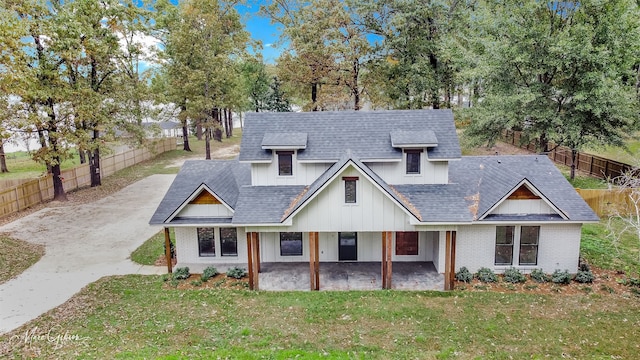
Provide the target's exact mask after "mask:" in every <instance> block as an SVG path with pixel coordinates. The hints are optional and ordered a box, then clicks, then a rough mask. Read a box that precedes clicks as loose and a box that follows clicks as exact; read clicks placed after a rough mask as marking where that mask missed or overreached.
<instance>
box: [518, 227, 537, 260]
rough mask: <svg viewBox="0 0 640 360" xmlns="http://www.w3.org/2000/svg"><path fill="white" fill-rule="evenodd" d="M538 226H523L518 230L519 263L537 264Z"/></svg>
mask: <svg viewBox="0 0 640 360" xmlns="http://www.w3.org/2000/svg"><path fill="white" fill-rule="evenodd" d="M539 239H540V226H523V227H522V229H521V230H520V257H519V259H518V262H519V264H520V265H537V264H538V241H539Z"/></svg>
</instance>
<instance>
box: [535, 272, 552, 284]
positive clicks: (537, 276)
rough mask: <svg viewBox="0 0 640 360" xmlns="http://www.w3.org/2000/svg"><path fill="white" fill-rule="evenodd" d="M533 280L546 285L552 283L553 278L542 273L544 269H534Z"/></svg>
mask: <svg viewBox="0 0 640 360" xmlns="http://www.w3.org/2000/svg"><path fill="white" fill-rule="evenodd" d="M531 279H532V280H533V281H535V282H538V283H546V282H549V281H551V277H550V276H549V275H547V274H545V273H544V271H542V269H534V270H533V271H532V272H531Z"/></svg>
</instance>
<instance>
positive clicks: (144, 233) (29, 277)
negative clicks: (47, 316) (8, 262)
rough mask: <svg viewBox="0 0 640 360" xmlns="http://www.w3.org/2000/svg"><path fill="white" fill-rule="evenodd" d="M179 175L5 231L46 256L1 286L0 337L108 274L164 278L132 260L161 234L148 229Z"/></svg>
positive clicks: (50, 211)
mask: <svg viewBox="0 0 640 360" xmlns="http://www.w3.org/2000/svg"><path fill="white" fill-rule="evenodd" d="M174 176H175V175H153V176H150V177H147V178H145V179H143V180H140V181H138V182H136V183H134V184H132V185H130V186H128V187H126V188H124V189H122V190H120V191H119V192H117V193H115V194H113V195H110V196H108V197H106V198H103V199H100V200H98V201H96V202H93V203H90V204H83V205H68V206H66V205H62V206H50V207H47V208H44V209H42V210H40V211H38V212H35V213H33V214H31V215H28V216H26V217H24V218H21V219H18V220H16V221H14V222H12V223H9V224H6V225H4V226H2V227H0V232H5V233H10V235H11V236H12V237H14V238H18V239H22V240H25V241H29V242H33V243H38V244H44V245H45V246H46V250H45V255H44V256H43V257H42V259H40V261H38V263H36V264H35V265H33V266H32V267H30V268H29V269H27V270H26V271H25V272H23V273H22V274H21V275H19V276H18V277H16V278H14V279H12V280H10V281H8V282H6V283H4V284H2V285H0V334H2V333H4V332H9V331H11V330H13V329H16V328H18V327H19V326H21V325H23V324H25V323H27V322H28V321H30V320H32V319H35V318H36V317H38V316H40V315H41V314H43V313H45V312H47V311H49V310H50V309H53V308H55V307H57V306H58V305H60V304H62V303H64V302H65V301H67V300H68V299H69V298H71V297H72V296H73V295H74V294H75V293H77V292H78V291H80V290H81V289H82V288H83V287H84V286H86V285H88V284H89V283H91V282H94V281H96V280H98V279H100V278H101V277H103V276H108V275H125V274H162V273H165V272H166V268H164V267H154V266H141V265H138V264H135V263H133V262H132V261H131V260H129V255H130V254H131V252H132V251H133V250H135V249H136V248H137V247H138V246H140V245H141V244H142V243H143V242H144V241H145V240H146V239H148V238H149V237H151V236H152V235H153V234H155V233H157V232H158V231H159V230H160V229H159V228H158V227H152V226H150V225H148V222H149V219H150V218H151V215H152V214H153V212H154V211H155V209H156V207H157V206H158V204H159V203H160V200H161V199H162V197H163V196H164V194H165V192H166V190H167V189H168V188H169V185H170V184H171V182H172V181H173V178H174Z"/></svg>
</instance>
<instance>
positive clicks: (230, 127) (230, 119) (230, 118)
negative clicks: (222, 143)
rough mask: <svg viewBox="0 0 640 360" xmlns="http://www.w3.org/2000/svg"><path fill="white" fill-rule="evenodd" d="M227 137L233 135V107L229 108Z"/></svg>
mask: <svg viewBox="0 0 640 360" xmlns="http://www.w3.org/2000/svg"><path fill="white" fill-rule="evenodd" d="M226 114H227V124H228V126H227V129H228V132H227V139H228V138H230V137H232V136H233V112H231V109H227V113H226Z"/></svg>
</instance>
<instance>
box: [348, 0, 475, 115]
mask: <svg viewBox="0 0 640 360" xmlns="http://www.w3.org/2000/svg"><path fill="white" fill-rule="evenodd" d="M474 6H475V1H459V0H445V1H403V0H382V1H377V0H369V1H362V2H359V4H358V6H357V11H358V13H359V17H360V19H361V20H360V21H362V23H363V24H364V25H365V26H366V28H367V29H368V31H369V32H371V33H373V34H376V35H377V36H379V37H382V42H381V43H380V44H379V45H378V46H377V47H378V50H377V52H378V53H379V54H380V56H378V57H377V58H376V59H375V61H373V62H372V63H371V66H370V69H369V74H370V77H371V81H372V82H374V83H376V84H377V85H378V86H377V92H378V94H374V95H373V97H374V98H376V99H378V100H377V102H379V103H382V104H385V105H386V106H387V107H392V108H397V109H421V108H424V107H431V108H434V109H438V108H440V107H442V106H444V107H451V102H452V98H453V93H455V92H456V90H460V89H461V88H463V87H464V85H465V81H466V80H467V79H466V78H465V76H464V75H465V72H464V71H463V70H464V67H465V66H468V64H467V62H468V61H469V60H468V57H467V56H466V54H465V47H466V46H468V45H467V44H466V39H467V38H468V37H469V30H468V24H469V22H470V19H471V13H472V10H473V9H474ZM459 92H460V91H459Z"/></svg>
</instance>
